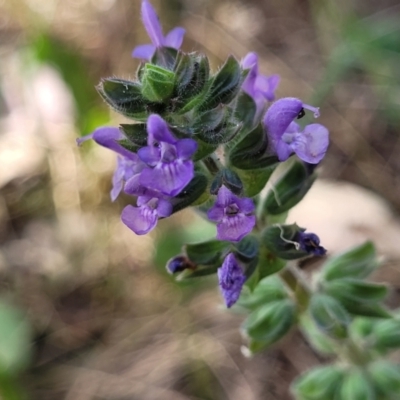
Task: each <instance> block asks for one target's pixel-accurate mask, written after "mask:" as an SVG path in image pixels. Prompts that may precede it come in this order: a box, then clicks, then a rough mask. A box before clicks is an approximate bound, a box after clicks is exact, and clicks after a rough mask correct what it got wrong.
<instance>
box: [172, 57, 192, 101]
mask: <svg viewBox="0 0 400 400" xmlns="http://www.w3.org/2000/svg"><path fill="white" fill-rule="evenodd" d="M174 72H175V77H176V78H175V79H176V87H177V93H178V95H179V93H182V92H183V91H184V89H185V87H187V86H188V85H189V83H190V81H191V80H192V78H193V74H194V62H193V61H192V57H191V56H190V54H186V53H182V52H179V54H178V58H177V60H176V67H175V71H174Z"/></svg>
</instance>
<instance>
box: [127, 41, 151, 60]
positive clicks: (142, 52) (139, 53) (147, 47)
mask: <svg viewBox="0 0 400 400" xmlns="http://www.w3.org/2000/svg"><path fill="white" fill-rule="evenodd" d="M155 51H156V46H154V45H153V44H142V45H139V46H136V47H135V48H134V49H133V51H132V57H135V58H140V59H142V60H147V61H150V59H151V57H153V54H154V52H155Z"/></svg>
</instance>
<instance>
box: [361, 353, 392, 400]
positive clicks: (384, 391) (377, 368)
mask: <svg viewBox="0 0 400 400" xmlns="http://www.w3.org/2000/svg"><path fill="white" fill-rule="evenodd" d="M368 372H369V374H370V377H371V380H372V383H373V385H374V387H375V389H376V391H377V392H378V394H380V395H382V396H383V397H378V398H382V399H384V400H396V399H398V398H399V397H398V396H399V394H400V367H399V365H394V364H391V363H390V362H389V361H384V360H382V361H377V362H375V363H373V364H371V365H370V366H369V367H368ZM389 396H390V397H389Z"/></svg>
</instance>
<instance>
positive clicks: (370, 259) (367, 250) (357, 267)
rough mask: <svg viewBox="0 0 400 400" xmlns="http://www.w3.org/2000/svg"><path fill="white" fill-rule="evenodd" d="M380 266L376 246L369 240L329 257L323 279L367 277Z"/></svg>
mask: <svg viewBox="0 0 400 400" xmlns="http://www.w3.org/2000/svg"><path fill="white" fill-rule="evenodd" d="M377 266H378V262H377V260H376V251H375V247H374V245H373V244H372V243H371V242H367V243H364V244H362V245H361V246H358V247H356V248H354V249H351V250H350V251H347V252H345V253H343V254H340V255H338V256H336V257H333V258H331V259H329V260H328V261H327V262H326V263H325V264H324V266H323V268H322V277H323V279H325V280H327V281H330V280H334V279H342V278H359V279H363V278H366V277H367V276H368V275H370V274H371V272H373V271H374V270H375V269H376V268H377Z"/></svg>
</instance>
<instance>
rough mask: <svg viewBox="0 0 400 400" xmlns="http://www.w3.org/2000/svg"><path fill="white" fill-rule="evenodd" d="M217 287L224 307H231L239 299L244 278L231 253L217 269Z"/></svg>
mask: <svg viewBox="0 0 400 400" xmlns="http://www.w3.org/2000/svg"><path fill="white" fill-rule="evenodd" d="M217 273H218V281H219V287H220V290H221V293H222V296H223V297H224V300H225V304H226V306H227V307H228V308H229V307H232V306H233V305H234V304H235V303H236V302H237V301H238V299H239V297H240V293H241V291H242V287H243V285H244V283H245V281H246V276H245V275H244V273H243V270H242V268H241V267H240V265H239V264H238V262H237V260H236V258H235V256H234V254H233V253H229V254H228V255H227V256H226V257H225V260H224V262H223V264H222V266H221V268H218V271H217Z"/></svg>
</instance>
